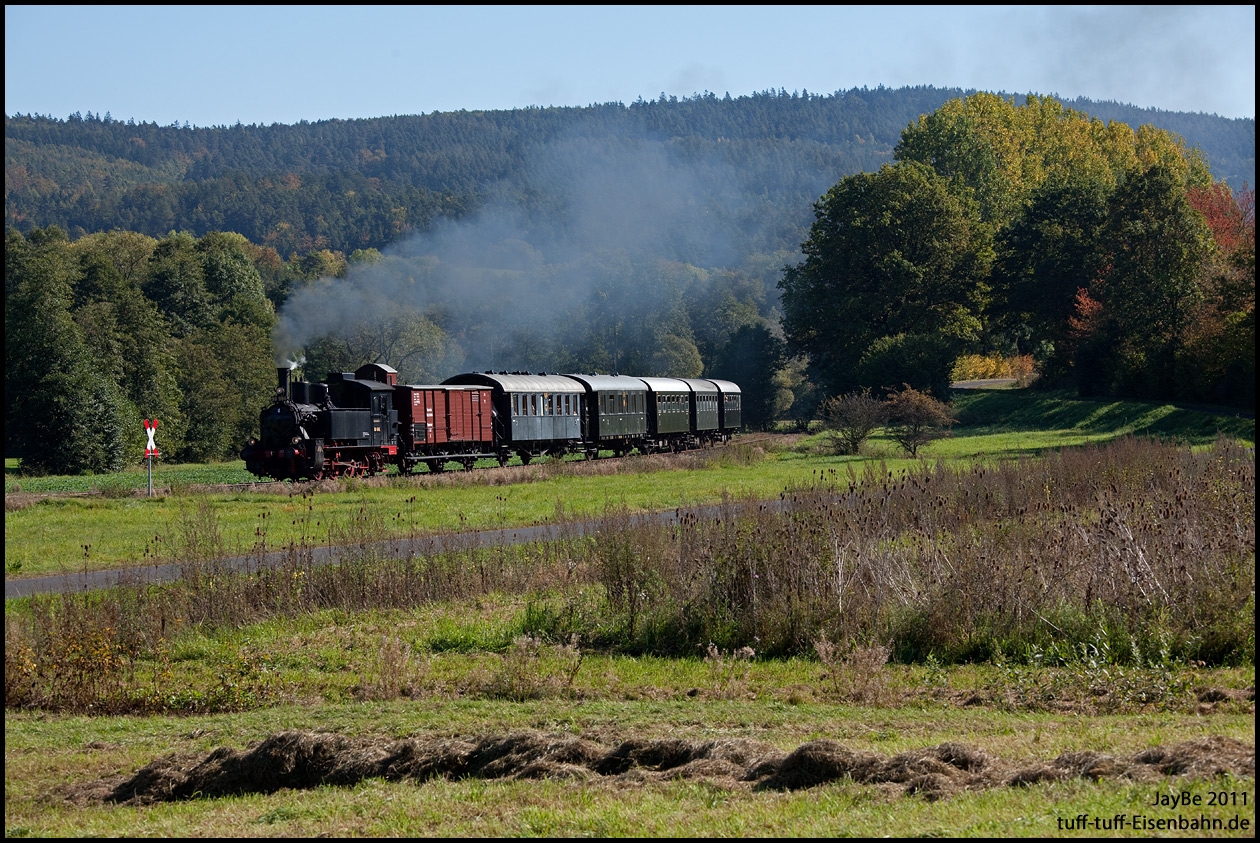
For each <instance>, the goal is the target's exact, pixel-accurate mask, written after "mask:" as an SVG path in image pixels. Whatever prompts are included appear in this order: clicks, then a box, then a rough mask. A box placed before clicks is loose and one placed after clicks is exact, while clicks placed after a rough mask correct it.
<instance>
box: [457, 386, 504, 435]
mask: <svg viewBox="0 0 1260 843" xmlns="http://www.w3.org/2000/svg"><path fill="white" fill-rule="evenodd" d="M491 394H492V393H491V391H490V390H488V389H450V390H449V391H448V393H447V395H448V400H449V402H450V430H451V441H452V442H486V443H488V442H491V441H493V439H494V430H493V424H492V422H493V410H492V405H491V402H490V399H491Z"/></svg>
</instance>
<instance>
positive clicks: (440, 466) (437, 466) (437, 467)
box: [429, 460, 446, 474]
mask: <svg viewBox="0 0 1260 843" xmlns="http://www.w3.org/2000/svg"><path fill="white" fill-rule="evenodd" d="M445 470H446V463H444V462H442V461H441V460H433V461H431V462H430V463H429V471H431V472H432V473H434V474H441V473H442V472H443V471H445Z"/></svg>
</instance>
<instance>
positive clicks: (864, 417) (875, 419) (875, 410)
mask: <svg viewBox="0 0 1260 843" xmlns="http://www.w3.org/2000/svg"><path fill="white" fill-rule="evenodd" d="M887 418H888V408H887V406H886V405H885V404H884V403H883V402H881V401H879V400H878V399H876V398H874V397H872V396H871V391H870V390H869V389H864V390H862V391H861V392H850V393H847V394H845V395H837V396H835V397H834V398H828V399H827V400H826V401H825V402H824V403H823V406H822V423H823V429H824V430H825V431H826V432H825V434H824V435H825V437H826V439H827V440H828V442H829V443H830V446H831V450H832V452H833V453H836V454H856V453H858V451H859V449H860V448H861V447H862V443H863V442H865V441H866V440H867V439H868V438H870V435H871V434H872V433H874V432H875V430H876V428H878V427H881V426H882V425H883V424H884V422H885V421H886V420H887Z"/></svg>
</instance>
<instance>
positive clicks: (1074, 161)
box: [780, 94, 1255, 408]
mask: <svg viewBox="0 0 1260 843" xmlns="http://www.w3.org/2000/svg"><path fill="white" fill-rule="evenodd" d="M895 158H896V162H895V163H893V164H888V165H885V166H883V167H881V168H880V169H879V170H878V171H876V172H872V173H863V174H858V175H853V176H848V177H846V178H844V179H842V180H840V182H839V183H837V184H836V185H835V186H834V187H832V188H831V189H830V190H829V191H828V192H827V193H826V195H824V196H823V197H822V198H821V199H820V200H819V202H818V203H817V204H816V206H815V222H814V224H813V226H812V228H811V230H810V234H809V236H808V238H807V239H806V241H805V243H804V244H803V247H802V248H803V252H804V255H805V258H804V260H802V261H800V262H799V263H796V264H794V265H792V266H790V267H788V269H787V270H786V271H785V273H784V276H783V279H782V281H781V282H780V286H781V288H782V291H783V308H784V320H783V324H784V328H785V331H786V334H787V337H788V339H789V342H790V346H791V348H792V349H793V350H795V351H798V352H800V353H804V354H807V355H808V356H809V360H810V366H811V373H812V375H813V378H814V380H815V381H816V382H817V383H818V384H819V385H820V387H821V389H822V392H823V394H825V395H839V394H847V393H850V392H853V391H855V390H860V389H863V388H888V387H890V386H896V385H899V384H902V383H905V384H910V385H911V386H914V387H917V388H919V389H925V390H931V391H934V392H935V393H937V395H938V396H943V395H944V394H945V393H946V390H947V388H948V383H949V378H950V371H951V368H952V366H953V363H954V361H955V360H956V359H957V358H958V356H959V355H960V354H963V353H966V352H976V351H980V352H982V353H995V354H1006V355H1014V354H1032V355H1033V356H1034V357H1035V358H1036V360H1037V363H1038V368H1039V370H1040V373H1041V375H1042V377H1043V379H1044V380H1045V382H1046V383H1048V384H1052V385H1065V384H1070V385H1072V386H1074V387H1075V388H1076V389H1078V391H1079V392H1080V394H1082V395H1109V396H1127V397H1134V398H1151V399H1161V400H1167V399H1175V400H1186V401H1206V402H1212V403H1220V404H1230V405H1234V406H1239V407H1248V408H1254V406H1255V385H1254V381H1255V193H1254V190H1253V189H1250V188H1247V189H1244V190H1241V191H1238V192H1234V191H1232V190H1230V189H1229V187H1228V186H1227V185H1225V184H1224V183H1222V182H1219V181H1214V180H1213V178H1212V175H1211V172H1210V170H1209V168H1208V166H1207V163H1206V162H1205V161H1204V160H1203V158H1202V156H1201V155H1200V154H1199V153H1198V151H1197V150H1191V149H1187V148H1186V146H1185V144H1184V142H1182V141H1181V140H1180V139H1179V138H1177V137H1176V136H1174V135H1171V134H1170V133H1168V132H1164V131H1161V130H1157V129H1155V128H1153V127H1151V126H1143V127H1140V128H1138V129H1136V130H1134V129H1130V128H1129V127H1128V126H1125V125H1124V124H1120V123H1114V122H1113V123H1104V122H1102V121H1100V120H1095V119H1091V118H1090V117H1089V116H1088V115H1085V114H1083V113H1081V112H1077V111H1073V110H1071V109H1068V108H1065V107H1064V106H1063V105H1062V104H1061V103H1059V102H1057V101H1055V100H1052V99H1048V98H1047V99H1041V98H1033V97H1030V98H1028V100H1027V101H1026V102H1025V103H1024V104H1023V105H1016V104H1015V103H1014V102H1013V101H1012V100H1007V99H1003V98H1001V97H997V96H994V95H990V94H976V95H974V96H971V97H968V98H965V99H959V100H953V101H951V102H949V103H946V104H945V105H944V106H943V107H942V108H940V109H938V110H936V111H935V112H933V113H932V114H930V115H925V116H924V117H922V118H920V119H919V120H918V121H917V122H916V123H915V124H914V125H912V126H910V127H908V128H907V129H906V130H905V132H903V134H902V138H901V142H900V143H899V144H898V146H897V149H896V151H895Z"/></svg>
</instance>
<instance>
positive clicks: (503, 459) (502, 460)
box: [499, 454, 512, 468]
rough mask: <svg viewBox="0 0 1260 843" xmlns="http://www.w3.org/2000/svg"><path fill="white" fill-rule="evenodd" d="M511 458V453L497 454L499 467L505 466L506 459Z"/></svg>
mask: <svg viewBox="0 0 1260 843" xmlns="http://www.w3.org/2000/svg"><path fill="white" fill-rule="evenodd" d="M511 459H512V455H511V454H499V468H507V464H508V461H509V460H511Z"/></svg>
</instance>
